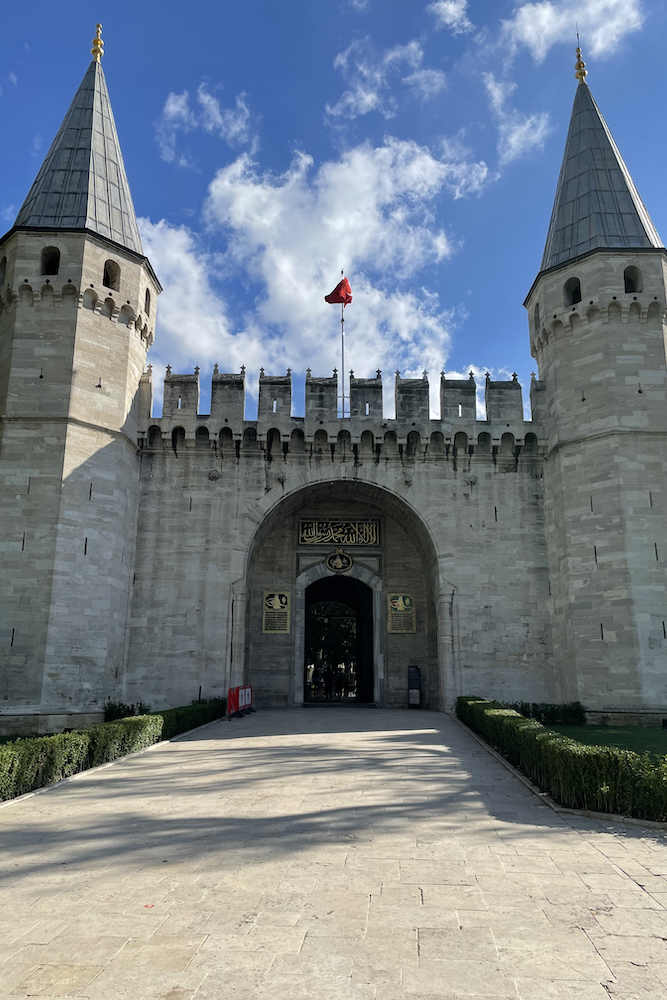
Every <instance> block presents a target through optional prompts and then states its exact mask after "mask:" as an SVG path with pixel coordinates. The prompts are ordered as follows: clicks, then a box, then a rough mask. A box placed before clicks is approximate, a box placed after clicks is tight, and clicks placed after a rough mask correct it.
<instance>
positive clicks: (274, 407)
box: [273, 399, 278, 413]
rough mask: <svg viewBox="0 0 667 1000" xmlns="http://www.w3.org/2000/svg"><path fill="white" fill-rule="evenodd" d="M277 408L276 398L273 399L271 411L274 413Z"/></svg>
mask: <svg viewBox="0 0 667 1000" xmlns="http://www.w3.org/2000/svg"><path fill="white" fill-rule="evenodd" d="M277 409H278V400H277V399H274V400H273V412H274V413H275V412H276V410H277Z"/></svg>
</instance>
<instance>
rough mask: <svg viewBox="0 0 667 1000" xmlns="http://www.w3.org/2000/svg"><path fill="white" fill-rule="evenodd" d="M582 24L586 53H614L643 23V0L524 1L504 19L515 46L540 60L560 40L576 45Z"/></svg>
mask: <svg viewBox="0 0 667 1000" xmlns="http://www.w3.org/2000/svg"><path fill="white" fill-rule="evenodd" d="M575 23H577V24H578V25H579V32H580V34H581V38H582V46H583V48H584V54H585V55H586V54H588V53H590V54H591V55H597V56H599V55H605V54H608V53H611V52H614V51H615V49H616V48H617V47H618V45H619V43H620V42H621V40H622V39H623V38H624V36H625V35H627V34H630V33H631V32H633V31H639V29H640V28H641V27H642V24H643V23H644V13H643V10H642V3H641V0H560V2H558V0H540V2H538V3H525V4H523V5H522V6H520V7H519V8H518V9H517V10H516V11H515V13H514V16H513V17H512V18H511V19H510V20H508V21H504V22H503V29H504V34H505V37H506V38H507V39H509V40H510V42H511V43H512V44H513V46H514V47H515V48H516V47H519V46H525V48H527V49H529V50H530V52H531V54H532V56H533V58H534V59H535V60H536V61H537V62H541V61H542V60H543V59H544V58H545V56H546V55H547V53H548V52H549V49H550V48H551V47H552V46H553V45H556V44H557V43H559V42H569V43H571V44H572V46H573V47H574V44H575V37H576V36H575V31H576V29H575Z"/></svg>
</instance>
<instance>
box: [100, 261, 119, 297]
mask: <svg viewBox="0 0 667 1000" xmlns="http://www.w3.org/2000/svg"><path fill="white" fill-rule="evenodd" d="M102 284H103V285H104V287H105V288H111V289H112V290H113V291H114V292H118V291H120V266H119V265H118V264H117V263H116V261H115V260H107V261H106V262H105V264H104V274H103V276H102Z"/></svg>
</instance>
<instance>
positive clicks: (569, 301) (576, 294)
mask: <svg viewBox="0 0 667 1000" xmlns="http://www.w3.org/2000/svg"><path fill="white" fill-rule="evenodd" d="M563 298H564V299H565V305H566V306H576V304H577V302H581V282H580V281H579V278H568V280H567V281H566V282H565V284H564V285H563Z"/></svg>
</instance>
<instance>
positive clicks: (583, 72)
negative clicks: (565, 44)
mask: <svg viewBox="0 0 667 1000" xmlns="http://www.w3.org/2000/svg"><path fill="white" fill-rule="evenodd" d="M574 75H575V76H576V78H577V80H578V81H579V83H583V82H584V80H585V79H586V77H587V76H588V70H587V69H586V63H585V62H584V60H583V59H582V58H581V49H580V48H579V46H577V61H576V63H575V65H574Z"/></svg>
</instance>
